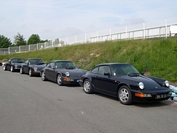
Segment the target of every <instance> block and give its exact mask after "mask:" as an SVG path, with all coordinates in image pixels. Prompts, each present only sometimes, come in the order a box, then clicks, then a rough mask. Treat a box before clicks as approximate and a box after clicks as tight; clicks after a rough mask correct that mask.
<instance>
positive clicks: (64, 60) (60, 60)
mask: <svg viewBox="0 0 177 133" xmlns="http://www.w3.org/2000/svg"><path fill="white" fill-rule="evenodd" d="M57 61H69V62H72V61H70V60H52V61H50V62H57Z"/></svg>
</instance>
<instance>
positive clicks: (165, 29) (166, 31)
mask: <svg viewBox="0 0 177 133" xmlns="http://www.w3.org/2000/svg"><path fill="white" fill-rule="evenodd" d="M165 37H166V38H167V20H166V19H165Z"/></svg>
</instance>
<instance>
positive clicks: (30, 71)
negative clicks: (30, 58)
mask: <svg viewBox="0 0 177 133" xmlns="http://www.w3.org/2000/svg"><path fill="white" fill-rule="evenodd" d="M28 75H29V76H30V77H32V76H33V71H32V69H31V68H30V69H29V71H28Z"/></svg>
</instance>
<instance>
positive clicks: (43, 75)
mask: <svg viewBox="0 0 177 133" xmlns="http://www.w3.org/2000/svg"><path fill="white" fill-rule="evenodd" d="M41 79H42V80H43V81H46V80H47V79H46V77H45V73H44V71H42V72H41Z"/></svg>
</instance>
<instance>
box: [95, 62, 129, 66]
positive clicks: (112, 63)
mask: <svg viewBox="0 0 177 133" xmlns="http://www.w3.org/2000/svg"><path fill="white" fill-rule="evenodd" d="M115 64H128V63H120V62H110V63H101V64H98V65H96V66H101V65H115Z"/></svg>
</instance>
